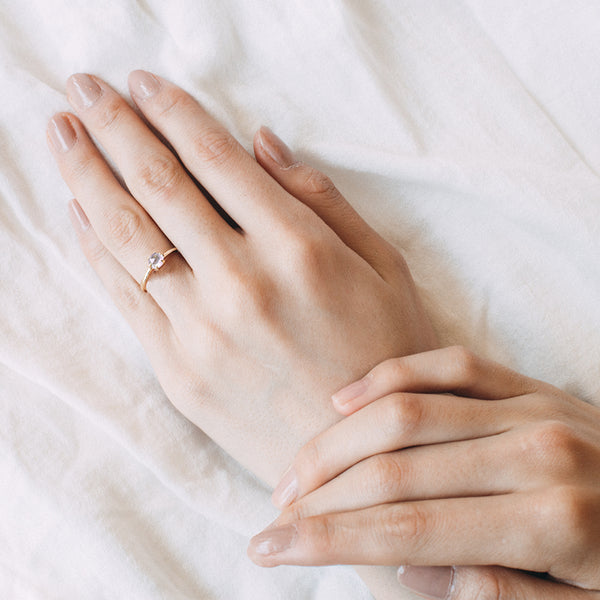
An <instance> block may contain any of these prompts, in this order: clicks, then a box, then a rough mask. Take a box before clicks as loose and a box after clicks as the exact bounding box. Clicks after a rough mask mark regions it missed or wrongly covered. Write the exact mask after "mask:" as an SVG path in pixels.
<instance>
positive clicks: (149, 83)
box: [129, 71, 160, 100]
mask: <svg viewBox="0 0 600 600" xmlns="http://www.w3.org/2000/svg"><path fill="white" fill-rule="evenodd" d="M159 88H160V81H159V80H158V79H157V78H156V77H154V75H152V73H148V71H132V72H131V73H130V74H129V89H130V90H131V93H132V94H133V95H134V96H135V97H136V98H139V99H140V100H145V99H146V98H150V96H154V94H156V92H158V89H159Z"/></svg>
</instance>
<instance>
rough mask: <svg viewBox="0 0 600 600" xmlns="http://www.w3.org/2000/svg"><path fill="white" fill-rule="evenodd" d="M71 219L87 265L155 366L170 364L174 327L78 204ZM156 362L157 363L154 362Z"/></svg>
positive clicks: (71, 213)
mask: <svg viewBox="0 0 600 600" xmlns="http://www.w3.org/2000/svg"><path fill="white" fill-rule="evenodd" d="M69 208H70V210H69V215H70V218H71V222H72V223H73V227H74V229H75V231H76V232H77V237H78V239H79V243H80V245H81V248H82V250H83V253H84V254H85V256H86V258H87V260H88V262H89V263H90V265H91V266H92V267H93V269H94V271H96V273H97V274H98V277H99V278H100V280H101V281H102V283H103V284H104V287H105V288H106V289H107V291H108V293H109V294H110V296H111V298H112V300H113V302H114V303H115V305H116V306H117V308H118V309H119V311H120V312H121V314H122V315H123V316H124V317H125V319H126V321H127V322H128V323H129V325H130V326H131V328H132V329H133V331H134V333H135V334H136V335H137V337H138V339H139V340H140V341H141V343H142V345H143V346H144V348H145V350H146V352H147V354H148V356H149V358H150V360H151V361H152V362H153V364H157V362H162V363H165V362H168V361H169V360H170V358H169V357H170V356H172V355H174V353H173V352H172V351H171V349H172V344H171V333H170V332H171V325H170V323H169V319H168V318H167V317H166V315H165V314H164V312H163V311H162V310H161V309H160V307H159V306H158V304H157V303H156V301H155V300H154V298H153V297H152V296H151V295H150V294H144V293H143V292H142V291H141V290H140V288H139V285H137V284H136V282H135V281H133V280H132V278H131V276H130V275H129V273H127V271H126V270H125V269H124V268H123V266H122V265H121V264H119V262H118V261H117V260H116V259H115V257H114V256H113V255H112V254H111V253H110V252H109V250H108V249H107V248H106V246H104V244H103V243H102V242H101V241H100V239H99V238H98V236H97V235H96V233H95V232H94V229H93V228H92V226H91V224H90V222H89V220H88V218H87V216H86V214H85V212H84V211H83V209H82V208H81V206H80V205H79V203H78V202H77V201H76V200H73V201H72V202H71V203H70V205H69ZM155 361H157V362H155Z"/></svg>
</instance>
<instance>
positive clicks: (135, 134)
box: [67, 74, 241, 268]
mask: <svg viewBox="0 0 600 600" xmlns="http://www.w3.org/2000/svg"><path fill="white" fill-rule="evenodd" d="M67 95H68V100H69V102H70V103H71V104H72V106H73V108H74V109H75V110H76V112H77V114H78V116H79V118H80V119H81V120H82V122H83V123H84V124H85V126H86V128H87V129H88V131H90V132H91V133H92V134H93V135H94V136H95V137H96V138H97V139H98V141H99V142H100V144H101V145H102V146H103V147H104V148H105V149H106V151H107V152H108V154H109V155H110V156H111V157H112V158H113V160H114V161H115V163H116V165H117V167H118V169H119V170H120V172H121V174H122V175H123V178H124V180H125V183H126V184H127V187H128V188H129V190H130V191H131V192H132V195H133V196H134V197H135V198H136V200H137V201H138V202H139V203H140V204H141V205H142V206H143V207H144V208H145V209H146V211H147V212H148V213H149V214H150V216H151V217H152V218H153V219H154V221H155V222H156V223H157V225H158V226H159V227H160V228H161V229H162V231H164V233H165V234H166V236H167V237H168V238H169V239H170V240H171V241H172V242H173V244H174V245H175V246H177V248H178V249H179V251H180V252H181V253H182V255H183V256H184V257H185V258H186V260H187V262H188V263H189V264H190V266H192V268H195V267H196V266H198V264H199V262H200V257H201V260H202V261H205V260H206V258H207V252H206V250H207V249H208V243H210V248H211V250H212V251H213V252H214V249H215V247H219V246H222V245H224V244H227V243H229V242H231V241H232V238H233V237H234V236H237V237H241V236H239V235H238V234H237V233H235V232H234V230H233V229H231V228H230V227H229V226H228V225H227V224H226V223H225V221H224V220H223V219H222V218H221V217H220V216H219V215H218V214H217V212H216V211H215V209H214V208H213V207H212V206H211V205H210V203H209V202H208V201H207V200H206V198H205V197H204V196H203V194H202V193H201V192H200V190H199V189H198V187H197V186H196V184H195V183H194V182H193V181H192V179H191V178H190V177H189V176H188V175H187V173H186V172H185V170H184V168H183V167H182V166H181V164H180V163H179V161H178V160H177V158H176V157H175V155H174V154H173V153H172V152H170V151H169V150H168V149H167V147H166V146H165V145H164V144H162V143H161V142H160V141H159V140H158V138H157V137H156V136H155V135H154V134H153V133H152V132H151V131H150V130H149V129H148V127H147V126H146V125H145V124H144V123H143V122H142V120H141V118H140V117H139V116H138V115H136V113H135V112H134V111H133V109H132V108H131V107H130V106H129V105H128V104H127V102H125V100H124V99H123V98H121V96H119V95H118V94H117V93H116V92H115V91H114V90H112V89H111V88H110V87H109V86H108V85H107V84H106V83H105V82H103V81H102V80H101V79H99V78H97V77H91V76H89V75H86V74H76V75H73V76H71V77H70V78H69V80H68V82H67Z"/></svg>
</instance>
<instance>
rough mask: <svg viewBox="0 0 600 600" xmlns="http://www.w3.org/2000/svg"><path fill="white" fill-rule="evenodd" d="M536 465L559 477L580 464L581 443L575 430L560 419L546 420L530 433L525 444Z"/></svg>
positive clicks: (570, 472)
mask: <svg viewBox="0 0 600 600" xmlns="http://www.w3.org/2000/svg"><path fill="white" fill-rule="evenodd" d="M527 446H528V450H529V453H530V455H531V457H532V459H533V461H534V462H535V466H536V467H538V468H539V467H542V468H543V469H544V471H546V472H548V471H549V472H550V473H551V474H552V473H553V474H555V475H557V476H559V477H561V476H568V475H569V474H572V473H574V472H576V471H577V470H578V468H579V466H580V457H581V454H582V452H581V443H580V441H579V438H578V437H577V434H576V432H575V431H574V430H573V429H572V428H571V427H570V426H569V425H567V424H566V423H563V422H561V421H546V422H544V423H542V424H541V425H538V426H537V427H536V428H535V429H534V430H533V432H532V433H531V436H530V439H529V443H528V444H527Z"/></svg>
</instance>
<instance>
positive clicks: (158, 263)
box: [140, 248, 177, 292]
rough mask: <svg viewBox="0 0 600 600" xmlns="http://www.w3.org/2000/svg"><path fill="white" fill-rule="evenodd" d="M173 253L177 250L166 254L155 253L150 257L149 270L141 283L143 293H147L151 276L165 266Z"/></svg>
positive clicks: (173, 249)
mask: <svg viewBox="0 0 600 600" xmlns="http://www.w3.org/2000/svg"><path fill="white" fill-rule="evenodd" d="M173 252H177V248H170V249H169V250H167V251H166V252H153V253H152V254H151V255H150V256H149V257H148V270H147V271H146V274H145V275H144V278H143V279H142V281H141V282H140V289H141V290H142V292H145V291H147V290H146V284H147V283H148V279H150V275H152V273H154V271H158V270H159V269H160V268H161V267H162V266H163V265H164V264H165V261H166V258H167V256H169V254H172V253H173Z"/></svg>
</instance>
